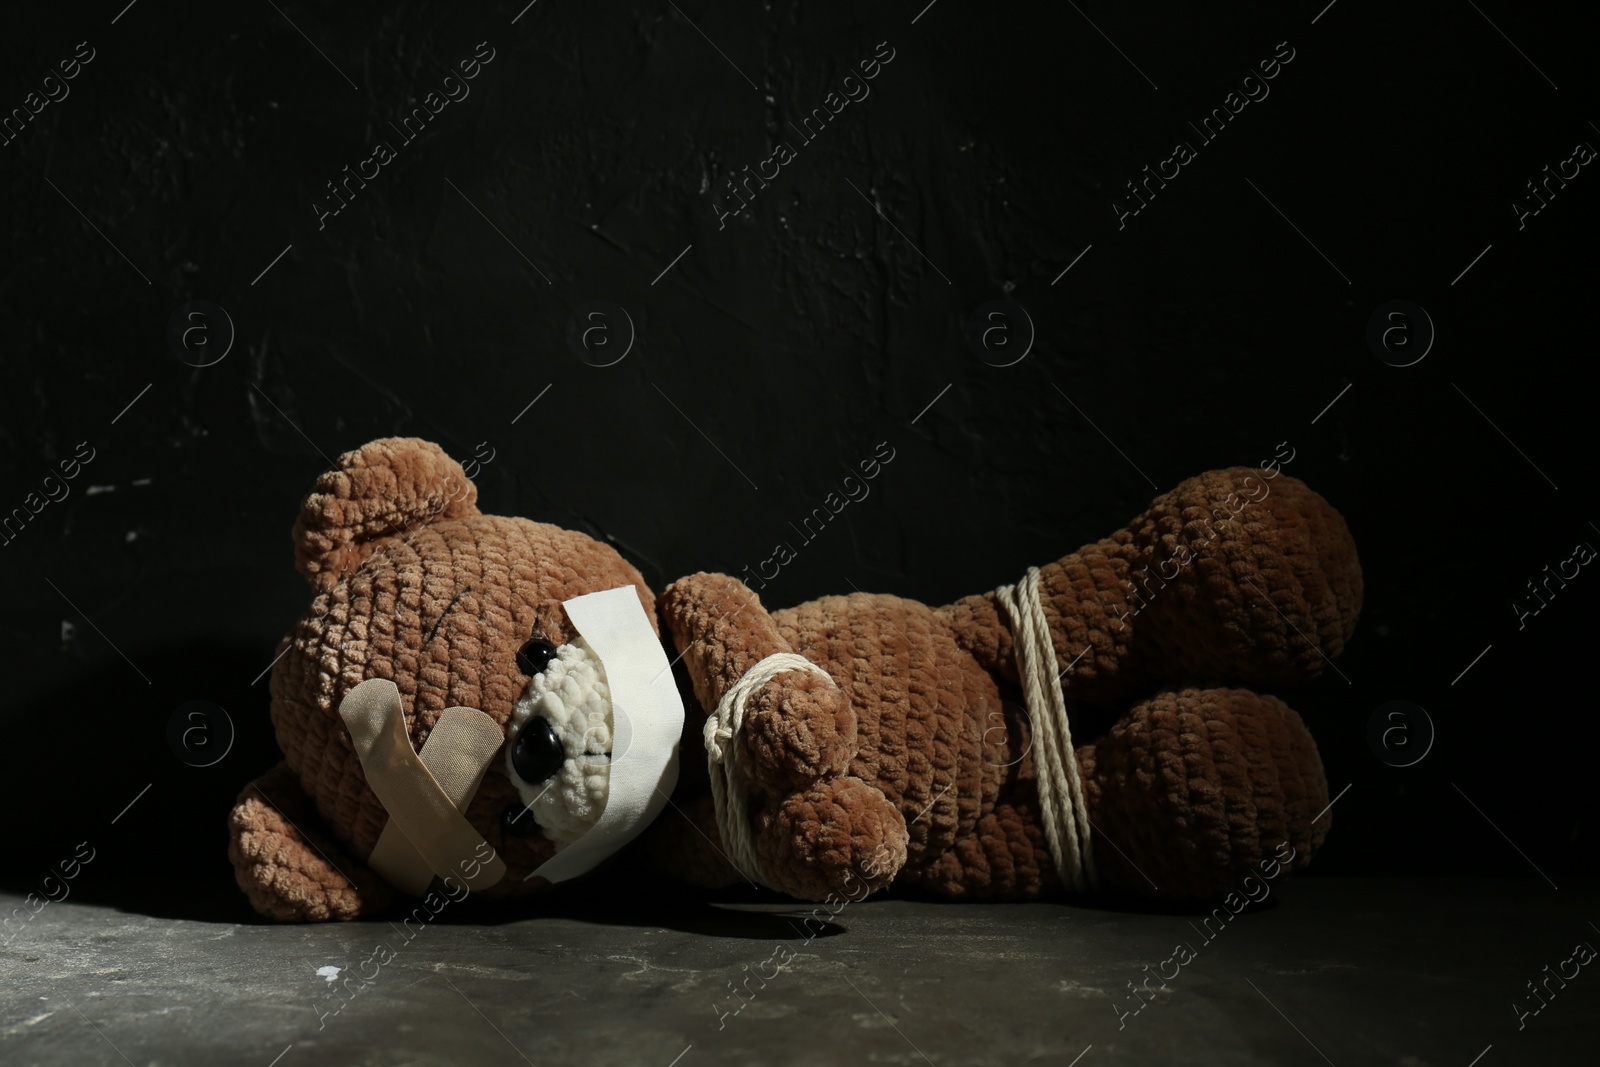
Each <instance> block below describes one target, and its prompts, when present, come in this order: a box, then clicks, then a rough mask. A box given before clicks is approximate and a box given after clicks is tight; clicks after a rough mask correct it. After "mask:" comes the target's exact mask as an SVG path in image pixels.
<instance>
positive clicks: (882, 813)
mask: <svg viewBox="0 0 1600 1067" xmlns="http://www.w3.org/2000/svg"><path fill="white" fill-rule="evenodd" d="M755 823H756V830H755V851H756V855H757V856H758V857H759V858H760V860H761V866H762V873H763V874H765V876H766V878H767V881H768V882H769V883H770V884H771V886H772V888H774V889H777V890H779V891H780V892H783V893H788V894H789V895H790V896H792V897H798V898H799V899H801V900H826V899H828V898H829V896H832V897H833V898H835V899H837V900H859V899H861V898H862V897H864V896H866V895H867V894H868V893H870V892H872V891H874V890H877V889H881V888H883V887H884V886H886V885H888V884H889V883H890V882H892V881H893V880H894V876H895V875H896V874H898V873H899V871H900V868H901V867H903V866H904V865H905V862H906V842H907V840H908V837H907V834H906V822H905V818H904V817H903V816H902V815H901V814H900V810H899V809H898V808H896V807H895V806H894V805H893V804H891V803H890V802H889V800H888V798H887V797H885V796H884V795H883V791H882V790H881V789H879V788H878V787H877V786H873V785H868V784H867V783H865V782H863V781H862V780H861V779H859V778H852V777H848V776H846V777H840V778H830V779H828V780H827V781H823V782H818V783H817V784H816V785H813V786H811V787H810V788H809V789H806V790H804V791H801V792H796V793H791V794H790V795H789V796H787V797H785V798H783V799H781V800H778V801H775V802H773V803H771V804H770V805H769V806H768V807H767V808H766V809H765V810H763V811H761V812H760V813H759V814H758V815H757V816H756V818H755Z"/></svg>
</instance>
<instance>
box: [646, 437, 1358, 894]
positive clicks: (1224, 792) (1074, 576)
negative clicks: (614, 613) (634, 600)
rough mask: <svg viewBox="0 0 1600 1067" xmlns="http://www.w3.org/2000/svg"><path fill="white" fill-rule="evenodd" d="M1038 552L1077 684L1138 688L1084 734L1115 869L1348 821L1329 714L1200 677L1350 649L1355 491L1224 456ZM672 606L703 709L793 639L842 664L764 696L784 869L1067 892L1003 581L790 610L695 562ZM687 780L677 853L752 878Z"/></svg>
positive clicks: (1082, 762)
mask: <svg viewBox="0 0 1600 1067" xmlns="http://www.w3.org/2000/svg"><path fill="white" fill-rule="evenodd" d="M1252 486H1254V488H1252ZM1264 486H1266V487H1269V488H1268V489H1267V491H1265V493H1264V492H1263V487H1264ZM1246 499H1248V500H1251V501H1252V502H1251V503H1249V504H1248V505H1246V506H1243V507H1239V506H1238V505H1239V502H1240V501H1241V500H1246ZM1224 507H1226V509H1227V512H1226V514H1225V515H1224V514H1223V513H1222V512H1221V510H1220V509H1222V508H1224ZM1219 516H1221V517H1220V520H1219ZM1040 570H1041V573H1040V576H1039V581H1040V597H1041V600H1042V602H1043V607H1044V613H1045V618H1046V621H1047V623H1048V627H1049V630H1050V636H1051V643H1052V645H1053V647H1054V650H1055V654H1056V660H1057V668H1058V669H1059V670H1062V671H1066V674H1065V675H1064V676H1063V677H1062V687H1063V690H1064V692H1065V695H1066V697H1067V700H1068V702H1069V705H1070V704H1072V703H1073V702H1076V701H1094V702H1096V703H1097V704H1110V705H1114V706H1117V707H1121V708H1124V709H1125V711H1124V712H1123V715H1122V717H1121V719H1120V720H1119V721H1118V722H1116V724H1115V725H1114V726H1113V727H1112V728H1111V729H1110V731H1109V732H1108V733H1106V735H1105V736H1104V737H1102V738H1099V739H1097V740H1095V739H1092V738H1088V737H1084V738H1081V739H1080V742H1079V744H1080V747H1079V748H1078V750H1077V759H1078V765H1079V770H1080V773H1081V774H1082V775H1083V776H1084V781H1085V797H1086V801H1087V803H1088V807H1089V817H1090V820H1091V821H1092V823H1093V827H1094V829H1093V832H1092V834H1091V843H1092V848H1093V849H1094V860H1095V864H1096V867H1097V868H1098V869H1099V871H1100V874H1101V882H1102V885H1103V887H1104V888H1107V889H1109V890H1111V891H1114V892H1121V893H1125V894H1132V895H1143V896H1151V897H1159V898H1167V899H1191V898H1203V897H1207V896H1211V895H1215V894H1219V893H1222V892H1225V891H1226V890H1227V889H1228V888H1230V887H1232V886H1234V885H1236V884H1237V882H1238V880H1239V879H1240V878H1242V877H1243V875H1244V874H1246V873H1248V872H1249V871H1250V870H1251V869H1252V868H1253V867H1254V866H1255V865H1256V864H1257V863H1258V862H1259V861H1261V860H1262V859H1265V858H1267V857H1269V856H1272V855H1273V854H1274V850H1275V848H1277V847H1278V846H1279V845H1280V843H1283V842H1287V843H1288V844H1289V845H1290V846H1291V847H1292V848H1293V849H1294V850H1295V853H1294V860H1293V861H1292V862H1291V863H1289V864H1286V865H1285V866H1286V867H1288V868H1289V869H1297V868H1300V867H1303V866H1304V865H1305V864H1306V863H1307V862H1308V861H1309V860H1310V858H1311V855H1312V854H1313V853H1314V852H1315V851H1316V848H1317V847H1318V846H1319V845H1320V843H1321V841H1322V839H1323V836H1324V835H1325V833H1326V831H1327V828H1328V826H1329V825H1330V822H1331V817H1330V816H1329V815H1322V817H1321V818H1320V819H1319V820H1318V821H1317V823H1316V824H1315V825H1313V824H1312V822H1311V820H1312V819H1313V818H1314V817H1316V816H1318V815H1319V813H1321V812H1322V811H1323V809H1324V808H1325V807H1326V806H1327V802H1328V799H1327V783H1326V780H1325V778H1324V776H1323V771H1322V766H1321V761H1320V759H1319V758H1318V755H1317V750H1316V745H1315V743H1314V742H1313V740H1312V738H1311V736H1310V734H1309V733H1308V732H1307V731H1306V728H1305V726H1304V724H1303V723H1302V722H1301V721H1300V718H1299V716H1298V715H1296V714H1295V713H1294V712H1293V711H1292V710H1290V709H1289V708H1288V707H1287V706H1285V705H1284V704H1283V703H1282V702H1281V701H1279V700H1277V699H1275V698H1273V697H1269V696H1262V695H1259V694H1256V693H1254V692H1251V691H1249V690H1247V689H1238V688H1197V686H1217V685H1219V684H1224V683H1246V684H1250V685H1280V684H1288V683H1292V682H1296V681H1300V680H1304V679H1307V678H1310V677H1313V676H1315V675H1317V674H1318V673H1320V672H1321V671H1322V669H1323V668H1324V667H1325V666H1326V664H1327V662H1328V661H1329V660H1331V659H1332V658H1333V657H1335V656H1337V655H1338V654H1339V653H1340V652H1341V651H1342V650H1343V647H1344V643H1345V642H1346V641H1347V640H1348V639H1349V637H1350V634H1351V632H1352V630H1353V629H1354V626H1355V621H1356V616H1357V614H1358V613H1359V611H1360V606H1361V572H1360V566H1359V564H1358V562H1357V558H1356V551H1355V546H1354V543H1353V542H1352V540H1351V538H1350V534H1349V531H1348V529H1347V528H1346V526H1345V523H1344V520H1343V519H1342V518H1341V517H1340V516H1339V514H1338V512H1336V511H1335V510H1334V509H1333V508H1332V507H1331V506H1330V505H1329V504H1328V503H1327V502H1326V501H1325V500H1323V499H1322V498H1321V497H1320V496H1318V495H1317V494H1316V493H1314V492H1312V491H1311V490H1310V489H1309V488H1307V487H1306V486H1305V485H1304V484H1303V483H1301V482H1299V481H1297V480H1296V479H1294V478H1291V477H1289V476H1287V475H1282V474H1277V475H1276V476H1265V475H1264V474H1263V472H1261V471H1256V470H1251V469H1246V468H1232V469H1229V470H1221V471H1212V472H1209V473H1207V474H1203V475H1201V476H1199V477H1196V478H1192V479H1189V480H1188V481H1186V482H1184V483H1182V484H1181V485H1179V486H1178V487H1177V488H1176V489H1174V490H1173V491H1171V492H1169V493H1167V494H1165V495H1163V496H1161V497H1159V498H1157V499H1156V501H1155V502H1154V503H1153V504H1152V505H1151V506H1150V508H1149V509H1148V510H1146V511H1145V512H1144V513H1143V514H1141V515H1140V516H1138V517H1137V518H1135V519H1134V520H1133V521H1132V522H1131V523H1129V524H1128V526H1127V527H1125V528H1124V529H1122V530H1119V531H1118V532H1116V533H1114V534H1112V535H1111V536H1110V537H1108V538H1105V539H1104V540H1102V541H1099V542H1097V543H1095V544H1092V545H1088V546H1085V547H1084V548H1082V549H1080V550H1079V551H1077V552H1074V553H1072V554H1070V555H1068V556H1065V557H1064V558H1062V559H1061V560H1059V561H1057V562H1055V563H1052V564H1048V565H1046V566H1044V567H1042V568H1041V569H1040ZM661 611H662V617H663V620H664V622H665V623H666V626H667V628H668V630H669V631H670V632H671V634H672V636H673V639H674V642H675V643H676V645H677V647H678V648H679V649H680V650H682V653H683V660H684V663H685V664H686V665H687V667H688V669H689V674H690V678H691V681H692V684H693V689H694V692H695V696H696V698H697V700H698V701H699V703H700V705H701V707H702V709H703V710H706V711H709V710H711V709H713V708H715V706H716V703H717V701H718V700H719V699H720V697H721V695H722V693H724V692H725V691H726V690H727V689H728V687H729V686H731V685H733V684H734V683H735V682H736V681H737V680H738V679H739V677H740V675H742V674H743V672H744V671H746V670H747V669H749V667H750V666H751V665H753V664H754V663H756V662H758V661H759V660H760V659H762V658H763V657H765V656H767V655H770V654H772V653H774V652H783V651H793V652H798V653H800V654H801V655H804V656H805V657H807V658H808V659H809V660H811V661H812V662H813V663H815V664H817V665H818V666H820V667H822V668H823V670H825V671H826V672H827V673H828V674H829V675H830V676H831V678H832V680H833V682H834V683H835V684H833V685H829V684H828V681H827V679H821V678H818V677H816V676H815V675H812V674H809V673H806V672H800V671H791V672H785V673H782V674H779V675H777V676H775V677H774V678H773V679H771V680H770V681H769V682H768V683H767V684H766V685H765V686H763V687H762V688H761V689H760V690H758V691H757V692H756V693H755V694H753V695H752V696H751V698H750V700H749V703H748V705H747V710H746V716H745V722H744V727H743V730H742V731H741V735H740V743H741V744H742V745H743V746H744V751H743V756H744V760H743V761H742V762H743V766H744V767H745V769H746V787H747V790H748V796H749V798H750V800H749V803H750V805H751V807H752V810H753V812H754V814H753V822H754V832H755V835H756V839H757V845H758V849H759V850H760V852H761V856H762V861H763V871H764V873H765V874H766V875H767V877H768V880H769V881H770V882H771V883H772V884H773V885H774V886H775V887H776V888H780V889H782V890H784V891H786V892H789V893H791V894H793V895H795V896H798V897H802V898H808V899H823V898H825V897H826V896H827V895H828V894H829V893H833V894H836V895H841V896H843V895H850V896H854V895H858V894H859V889H858V888H857V886H856V883H857V880H859V881H863V882H866V883H867V884H868V885H870V886H872V887H874V888H878V887H881V886H884V885H887V884H889V883H890V882H895V883H897V884H900V885H909V886H914V887H919V888H921V889H924V890H927V891H930V892H933V893H937V894H940V895H943V896H947V897H955V898H990V899H993V898H1002V899H1004V898H1028V897H1036V896H1040V895H1042V894H1046V893H1052V892H1059V891H1060V886H1059V884H1058V881H1057V878H1056V875H1055V871H1054V864H1053V863H1052V861H1051V858H1050V855H1049V852H1048V849H1047V846H1046V844H1045V837H1044V833H1043V826H1042V824H1041V822H1040V817H1039V811H1038V808H1039V805H1038V790H1037V787H1036V778H1035V769H1034V763H1033V758H1032V752H1031V747H1032V736H1031V729H1030V724H1029V723H1028V721H1027V718H1026V715H1025V714H1022V713H1019V711H1018V710H1016V709H1017V708H1018V707H1019V706H1020V702H1021V698H1020V693H1019V692H1018V689H1017V669H1016V663H1015V661H1014V660H1013V647H1012V636H1011V631H1010V629H1009V623H1008V621H1007V619H1006V618H1005V615H1004V613H1003V612H1001V611H999V610H997V605H996V603H995V597H994V594H993V593H984V594H980V595H977V596H972V597H967V598H965V599H963V600H961V601H958V602H956V603H955V604H951V605H948V606H946V607H943V608H932V607H929V606H927V605H924V604H921V603H919V602H917V601H913V600H907V599H903V598H901V597H895V596H889V595H868V594H863V593H856V594H852V595H850V596H837V597H824V598H822V599H819V600H814V601H811V602H810V603H806V604H801V605H799V606H798V607H794V608H789V609H786V610H781V611H773V612H770V613H769V612H768V611H767V610H766V609H764V608H763V607H762V606H761V604H760V602H759V599H758V598H757V597H756V595H755V593H753V592H752V591H750V590H749V589H748V588H746V587H745V586H744V585H743V584H742V583H741V582H739V581H738V580H737V579H734V578H730V577H727V576H725V575H715V574H697V575H693V576H690V577H688V578H684V579H681V580H679V581H678V582H675V583H673V584H672V585H671V586H669V587H668V588H667V589H666V590H665V591H664V592H663V594H662V598H661ZM1069 666H1070V668H1071V669H1070V670H1068V668H1069ZM1178 686H1182V687H1183V688H1174V687H1178ZM1007 702H1009V704H1010V706H1008V705H1007ZM1077 728H1078V724H1076V723H1075V724H1074V729H1075V732H1076V730H1077ZM692 732H693V733H695V734H698V730H697V729H696V730H693V731H692ZM1091 740H1095V743H1086V742H1089V741H1091ZM686 751H687V750H686ZM690 762H691V761H689V760H688V759H687V757H686V759H685V763H686V764H688V763H690ZM686 787H687V783H685V787H681V788H680V791H679V792H680V806H681V807H682V808H683V810H684V811H685V813H687V814H689V815H690V818H691V819H692V820H693V821H694V822H695V823H696V825H695V826H694V827H692V828H691V829H693V830H694V833H693V835H691V834H688V833H686V832H685V831H684V829H683V827H682V826H674V825H671V824H666V825H663V824H660V823H658V827H660V831H659V834H658V837H659V840H658V841H656V842H654V843H653V848H654V854H655V856H656V859H657V861H658V862H660V863H662V864H663V865H664V866H665V867H666V868H667V869H668V870H669V871H672V872H673V873H676V874H678V875H679V876H681V877H684V878H686V879H688V880H691V881H694V882H697V883H700V884H707V885H720V884H728V883H731V882H733V881H735V880H736V879H737V877H738V876H737V873H736V872H734V871H732V869H731V868H730V867H729V865H728V864H727V863H726V862H725V861H722V862H719V860H718V857H717V856H716V855H714V854H713V853H711V852H708V851H707V849H709V848H712V846H713V845H714V842H715V841H716V832H715V825H716V824H715V819H714V817H710V816H708V815H707V805H706V804H705V801H704V799H703V797H699V796H693V795H686V794H685V788H686ZM680 821H681V820H680ZM696 837H698V838H700V839H701V841H702V842H704V843H703V844H700V845H697V844H696V841H695V838H696Z"/></svg>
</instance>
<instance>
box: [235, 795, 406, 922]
mask: <svg viewBox="0 0 1600 1067" xmlns="http://www.w3.org/2000/svg"><path fill="white" fill-rule="evenodd" d="M320 827H321V818H320V816H318V814H317V810H316V807H315V806H314V805H313V804H312V803H311V801H310V800H309V799H308V798H307V797H306V795H305V793H304V792H303V791H302V790H301V788H300V783H299V781H297V780H296V778H295V776H294V774H293V772H291V771H290V770H289V768H288V766H287V765H286V764H282V763H280V764H278V765H277V766H276V767H274V768H273V769H272V770H270V771H268V772H267V773H266V774H264V775H262V776H261V777H260V778H257V779H256V780H255V781H253V782H251V783H250V784H249V785H247V786H245V788H244V792H242V793H240V794H239V799H238V801H237V802H236V803H235V804H234V807H233V811H232V813H231V814H230V815H229V817H228V859H229V860H230V861H232V863H233V870H234V877H235V878H236V879H237V880H238V882H239V888H241V889H243V890H244V892H245V895H246V896H247V897H249V898H250V904H251V906H252V907H254V908H255V909H256V911H258V912H260V913H261V914H262V915H265V916H266V917H267V918H269V919H277V920H279V921H281V922H326V921H327V920H329V919H354V918H358V917H359V916H362V915H369V914H371V913H372V912H374V911H378V910H381V909H382V908H384V907H385V906H386V905H387V904H388V903H389V901H390V899H391V898H390V891H389V888H388V886H387V885H385V884H384V882H383V881H382V880H381V879H380V878H378V876H377V875H375V874H373V873H372V872H371V871H370V870H369V869H368V868H367V867H366V866H364V865H363V864H360V863H357V862H356V861H355V860H354V859H352V858H351V857H350V856H349V854H348V853H346V852H344V851H343V850H342V849H340V848H338V847H337V846H336V845H334V843H333V841H332V840H331V838H328V837H326V836H323V835H321V834H318V833H317V832H316V831H317V830H319V829H320Z"/></svg>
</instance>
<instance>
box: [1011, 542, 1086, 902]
mask: <svg viewBox="0 0 1600 1067" xmlns="http://www.w3.org/2000/svg"><path fill="white" fill-rule="evenodd" d="M994 596H995V600H997V601H998V602H999V603H1000V604H1002V605H1003V606H1004V607H1005V610H1006V614H1008V615H1009V616H1010V617H1011V641H1012V645H1013V646H1014V647H1015V648H1016V657H1017V674H1018V676H1019V677H1020V679H1021V681H1022V695H1023V699H1024V700H1025V701H1026V702H1027V707H1028V718H1029V720H1031V722H1032V723H1033V736H1034V738H1035V741H1036V743H1035V745H1034V751H1035V752H1036V753H1037V757H1036V758H1035V759H1034V766H1035V768H1037V771H1038V783H1039V808H1040V814H1041V815H1042V816H1043V819H1044V836H1045V842H1046V843H1047V844H1048V845H1049V846H1050V858H1051V859H1052V860H1054V861H1055V865H1056V874H1057V875H1058V876H1060V878H1061V884H1062V885H1064V886H1066V887H1067V888H1068V889H1070V890H1071V891H1073V892H1075V893H1085V892H1092V891H1093V890H1094V889H1095V887H1096V885H1097V877H1096V874H1095V869H1094V851H1093V849H1092V847H1091V846H1090V843H1089V808H1088V805H1087V804H1086V803H1085V802H1084V798H1083V780H1082V779H1081V778H1080V777H1079V775H1078V758H1077V756H1076V754H1074V752H1073V750H1072V729H1071V727H1070V726H1069V725H1068V723H1067V701H1066V697H1065V696H1063V695H1062V692H1061V673H1060V672H1059V671H1058V670H1057V669H1056V652H1055V645H1054V644H1053V643H1052V642H1051V640H1050V626H1049V623H1048V622H1047V621H1046V619H1045V617H1044V605H1043V604H1042V603H1040V601H1039V568H1038V567H1029V568H1028V573H1027V574H1026V575H1025V576H1024V577H1023V579H1022V581H1020V582H1018V583H1017V584H1016V585H1003V586H1001V587H1000V588H999V589H996V590H995V591H994Z"/></svg>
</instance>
